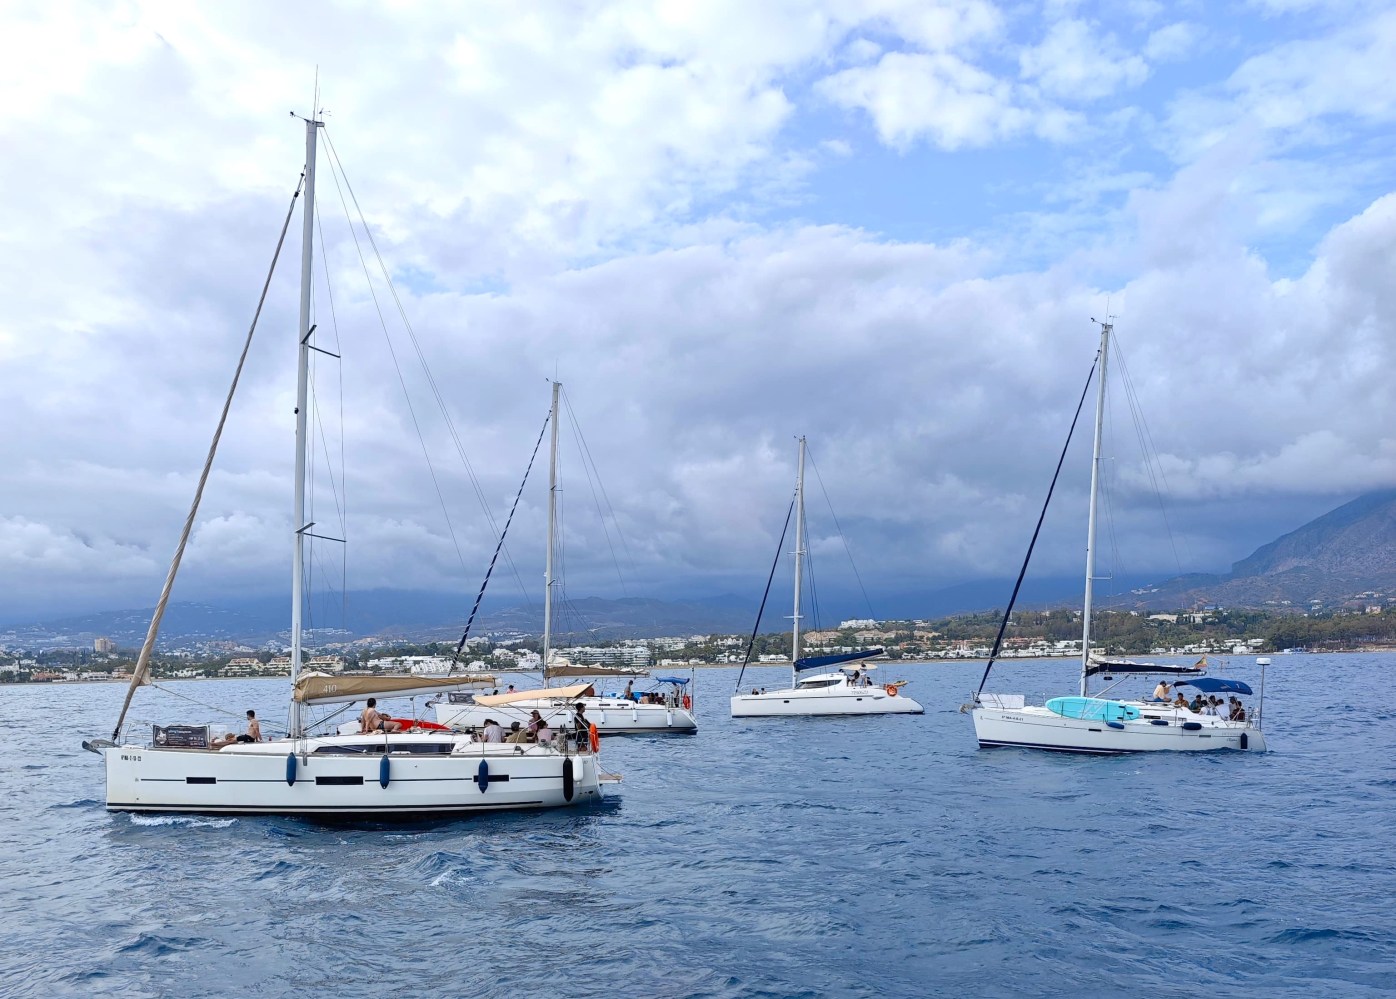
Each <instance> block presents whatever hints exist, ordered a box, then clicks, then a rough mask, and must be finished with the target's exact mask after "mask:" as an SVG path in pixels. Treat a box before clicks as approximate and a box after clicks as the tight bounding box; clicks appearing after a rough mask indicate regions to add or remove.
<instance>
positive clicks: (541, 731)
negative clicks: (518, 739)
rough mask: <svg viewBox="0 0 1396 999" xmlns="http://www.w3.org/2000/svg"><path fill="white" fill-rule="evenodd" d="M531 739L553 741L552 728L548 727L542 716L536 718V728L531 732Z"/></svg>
mask: <svg viewBox="0 0 1396 999" xmlns="http://www.w3.org/2000/svg"><path fill="white" fill-rule="evenodd" d="M533 740H534V741H535V742H552V741H553V730H552V729H550V728H548V723H547V722H546V721H545V720H544V719H542V718H539V719H538V728H537V729H536V730H535V731H534V733H533Z"/></svg>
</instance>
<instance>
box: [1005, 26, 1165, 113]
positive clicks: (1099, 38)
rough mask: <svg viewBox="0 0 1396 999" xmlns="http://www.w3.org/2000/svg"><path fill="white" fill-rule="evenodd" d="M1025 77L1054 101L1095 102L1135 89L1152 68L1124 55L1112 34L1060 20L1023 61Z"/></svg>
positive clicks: (1140, 59) (1134, 56) (1142, 60)
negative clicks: (1054, 99) (1123, 90)
mask: <svg viewBox="0 0 1396 999" xmlns="http://www.w3.org/2000/svg"><path fill="white" fill-rule="evenodd" d="M1018 61H1019V65H1020V67H1021V69H1022V74H1023V76H1024V77H1025V78H1027V79H1029V80H1034V81H1036V83H1037V84H1038V86H1040V87H1041V88H1042V91H1043V92H1044V93H1045V94H1047V95H1048V96H1049V97H1054V98H1057V99H1059V100H1068V101H1092V100H1098V99H1099V98H1102V97H1108V96H1109V95H1111V94H1113V93H1114V92H1115V91H1117V90H1119V89H1121V88H1127V87H1134V86H1137V85H1139V84H1140V83H1142V82H1144V80H1145V78H1146V77H1148V75H1149V64H1148V63H1147V62H1145V61H1144V59H1143V58H1142V57H1140V56H1137V55H1132V54H1130V53H1127V52H1125V51H1124V50H1123V49H1122V48H1121V46H1120V44H1119V42H1118V41H1117V40H1116V39H1115V38H1114V36H1112V35H1110V34H1099V33H1097V32H1096V31H1095V30H1094V26H1093V25H1091V24H1090V23H1089V22H1087V21H1083V20H1080V19H1077V18H1071V19H1067V20H1061V21H1057V22H1055V23H1054V24H1052V26H1051V27H1050V28H1049V29H1048V31H1047V34H1046V36H1045V37H1044V38H1043V39H1042V42H1041V43H1040V44H1038V45H1035V46H1033V47H1032V48H1029V49H1026V50H1024V51H1023V53H1022V54H1021V55H1020V56H1019V57H1018Z"/></svg>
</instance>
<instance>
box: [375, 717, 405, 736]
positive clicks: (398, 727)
mask: <svg viewBox="0 0 1396 999" xmlns="http://www.w3.org/2000/svg"><path fill="white" fill-rule="evenodd" d="M378 727H379V728H380V729H382V730H383V731H384V732H401V731H403V730H405V729H406V727H407V726H405V725H403V724H402V722H400V721H393V719H391V718H389V717H388V716H387V715H379V716H378Z"/></svg>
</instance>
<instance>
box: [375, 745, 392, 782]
mask: <svg viewBox="0 0 1396 999" xmlns="http://www.w3.org/2000/svg"><path fill="white" fill-rule="evenodd" d="M391 769H392V768H391V767H390V766H389V764H388V754H387V753H384V754H383V758H382V759H381V760H379V761H378V786H379V787H383V788H386V787H387V786H388V772H389V771H390V770H391Z"/></svg>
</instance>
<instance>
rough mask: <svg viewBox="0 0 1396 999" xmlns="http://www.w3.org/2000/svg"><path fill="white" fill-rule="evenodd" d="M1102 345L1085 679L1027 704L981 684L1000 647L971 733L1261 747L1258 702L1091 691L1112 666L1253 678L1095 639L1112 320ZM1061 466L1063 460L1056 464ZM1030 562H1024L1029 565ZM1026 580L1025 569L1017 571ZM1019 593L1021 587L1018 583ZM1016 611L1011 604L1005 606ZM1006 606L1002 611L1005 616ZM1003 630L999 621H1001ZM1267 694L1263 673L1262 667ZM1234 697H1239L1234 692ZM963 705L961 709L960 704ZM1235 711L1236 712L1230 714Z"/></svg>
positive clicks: (1032, 739)
mask: <svg viewBox="0 0 1396 999" xmlns="http://www.w3.org/2000/svg"><path fill="white" fill-rule="evenodd" d="M1100 327H1101V329H1100V351H1099V354H1098V355H1097V371H1096V378H1097V379H1098V385H1097V390H1096V411H1095V439H1094V444H1093V447H1092V452H1091V454H1092V457H1091V493H1090V512H1089V515H1088V517H1087V526H1086V585H1085V600H1084V606H1083V609H1082V619H1083V624H1082V634H1081V680H1080V684H1079V686H1078V689H1077V693H1076V694H1075V695H1068V696H1062V697H1054V698H1050V699H1049V700H1047V702H1046V703H1045V704H1041V705H1030V704H1027V703H1026V697H1025V696H1024V695H1022V694H994V693H986V692H985V691H984V682H985V681H987V679H988V676H989V670H990V669H992V667H993V662H994V657H995V655H997V643H995V651H994V654H992V655H991V656H990V659H989V664H988V668H986V669H985V671H984V680H982V681H981V682H980V685H979V690H978V691H976V692H975V695H974V699H973V701H972V702H971V703H970V704H968V705H966V708H967V709H968V710H969V713H970V715H971V717H972V718H973V720H974V733H975V736H976V738H977V739H978V740H979V745H980V746H985V747H992V746H1016V747H1020V748H1030V749H1048V750H1057V751H1061V752H1072V753H1132V752H1146V751H1154V750H1178V751H1185V752H1196V751H1204V750H1214V749H1241V750H1248V751H1251V752H1264V750H1265V735H1264V733H1263V732H1262V731H1261V718H1260V705H1257V706H1256V707H1255V708H1254V709H1253V710H1251V711H1246V710H1245V709H1244V708H1243V707H1242V708H1241V709H1240V710H1239V711H1234V712H1233V711H1232V710H1224V711H1222V712H1220V713H1210V714H1209V713H1206V712H1205V711H1193V710H1190V709H1189V708H1188V707H1184V706H1175V705H1173V704H1169V703H1167V702H1163V701H1159V700H1154V699H1142V698H1141V699H1135V700H1126V699H1120V698H1117V697H1110V696H1107V695H1108V694H1109V692H1110V690H1111V689H1113V686H1114V685H1112V687H1111V688H1106V689H1104V690H1101V691H1099V692H1097V693H1096V694H1095V695H1094V696H1090V695H1089V693H1088V687H1089V681H1090V679H1091V677H1093V676H1104V675H1106V674H1109V675H1110V677H1111V678H1113V677H1114V676H1115V675H1117V674H1118V675H1123V676H1126V677H1128V676H1138V675H1147V674H1154V675H1158V674H1163V675H1165V676H1168V675H1180V674H1181V675H1184V676H1186V677H1188V678H1187V679H1182V680H1179V681H1178V682H1177V684H1176V686H1177V687H1183V686H1192V687H1193V688H1195V689H1196V690H1197V691H1198V692H1199V693H1202V694H1207V695H1209V696H1215V695H1220V694H1227V695H1228V696H1229V697H1230V696H1234V695H1238V694H1239V695H1244V696H1251V694H1252V690H1251V688H1250V686H1249V684H1246V683H1244V682H1242V681H1240V680H1229V679H1222V678H1219V677H1210V676H1200V675H1198V674H1200V673H1201V672H1202V667H1203V666H1204V665H1205V660H1204V661H1203V662H1199V663H1198V664H1196V665H1195V666H1192V667H1187V666H1172V667H1170V666H1159V665H1155V664H1153V663H1141V662H1134V661H1132V660H1124V659H1103V658H1099V657H1097V656H1096V655H1095V652H1094V650H1093V648H1092V646H1091V598H1092V596H1093V590H1094V582H1095V552H1096V499H1097V495H1098V493H1099V486H1100V448H1101V428H1102V426H1103V424H1104V419H1105V386H1106V380H1105V375H1106V366H1107V362H1108V360H1109V354H1110V334H1111V332H1112V331H1113V327H1112V325H1111V324H1110V323H1108V322H1103V323H1101V324H1100ZM1059 467H1060V466H1059ZM1025 568H1026V566H1025ZM1020 582H1021V577H1020ZM1015 597H1016V591H1015ZM1011 612H1012V604H1011V602H1010V606H1009V608H1008V613H1011ZM1006 620H1007V614H1006V615H1005V621H1006ZM1000 637H1002V629H1000ZM1261 677H1262V686H1261V694H1262V700H1263V694H1264V685H1263V683H1264V673H1262V674H1261ZM1235 704H1237V705H1239V704H1240V701H1239V699H1237V700H1236V701H1235ZM962 710H964V709H962ZM1233 714H1234V717H1233Z"/></svg>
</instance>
